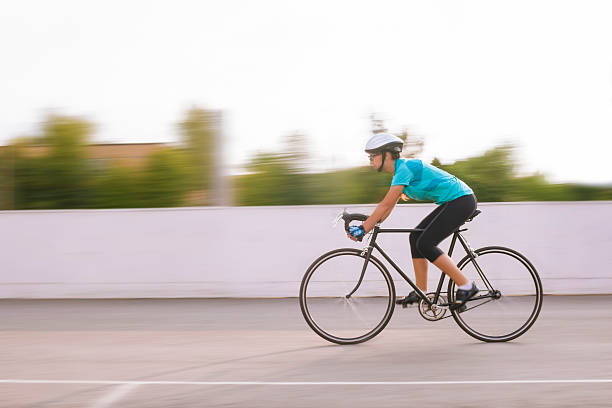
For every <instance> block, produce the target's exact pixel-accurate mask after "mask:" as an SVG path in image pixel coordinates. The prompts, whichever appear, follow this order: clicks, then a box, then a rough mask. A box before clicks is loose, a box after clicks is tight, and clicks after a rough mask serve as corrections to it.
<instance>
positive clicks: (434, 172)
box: [391, 158, 474, 204]
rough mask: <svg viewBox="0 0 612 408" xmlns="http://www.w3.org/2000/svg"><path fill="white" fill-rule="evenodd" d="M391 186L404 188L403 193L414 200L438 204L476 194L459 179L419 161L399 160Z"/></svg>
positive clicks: (396, 163) (396, 162)
mask: <svg viewBox="0 0 612 408" xmlns="http://www.w3.org/2000/svg"><path fill="white" fill-rule="evenodd" d="M391 185H392V186H399V185H402V186H404V190H403V193H404V194H406V195H407V196H408V197H410V198H412V199H413V200H419V201H428V200H432V201H434V202H435V203H436V204H444V203H447V202H449V201H452V200H454V199H456V198H459V197H461V196H464V195H469V194H474V192H473V191H472V189H471V188H470V187H468V185H467V184H465V183H464V182H463V181H461V180H459V179H458V178H457V177H455V176H453V175H452V174H450V173H447V172H445V171H444V170H442V169H439V168H437V167H435V166H432V165H431V164H427V163H424V162H423V161H422V160H419V159H403V158H399V159H397V160H396V161H395V173H394V174H393V179H392V180H391Z"/></svg>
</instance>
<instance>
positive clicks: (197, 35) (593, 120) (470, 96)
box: [0, 0, 612, 183]
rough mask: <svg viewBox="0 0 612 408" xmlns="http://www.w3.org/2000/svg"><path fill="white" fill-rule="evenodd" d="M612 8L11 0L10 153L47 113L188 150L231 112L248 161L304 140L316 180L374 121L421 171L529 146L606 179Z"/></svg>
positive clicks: (359, 146)
mask: <svg viewBox="0 0 612 408" xmlns="http://www.w3.org/2000/svg"><path fill="white" fill-rule="evenodd" d="M611 21H612V2H609V1H588V0H587V1H584V0H583V1H533V0H530V1H503V2H502V1H490V0H487V1H458V0H452V1H421V2H412V1H376V2H372V1H367V2H365V1H363V2H360V1H355V0H352V1H331V0H326V1H312V0H310V1H300V2H297V1H289V0H268V1H264V0H257V1H255V0H250V1H237V0H218V1H214V2H211V1H165V2H155V1H150V0H147V1H118V2H110V1H99V2H89V1H80V0H75V1H66V0H64V1H61V0H54V1H19V2H16V1H10V2H5V3H4V4H3V6H2V8H1V9H0V53H1V54H0V55H1V56H2V62H1V64H0V112H1V114H0V144H4V143H6V142H7V141H8V140H9V139H11V138H13V137H15V136H19V135H23V134H27V133H32V132H35V131H36V129H37V128H38V126H39V123H40V121H41V120H42V119H43V118H44V115H45V113H46V112H47V111H48V110H49V109H53V110H55V111H57V112H58V113H63V114H69V115H80V116H85V117H86V118H88V119H90V120H92V121H94V122H95V123H96V124H97V125H98V130H97V133H96V140H98V141H110V142H119V141H121V142H148V141H176V140H178V131H177V127H176V123H177V122H178V121H179V120H180V119H181V118H182V115H183V114H184V113H185V111H186V110H187V109H188V108H189V107H190V106H192V105H198V106H201V107H206V108H212V109H222V110H223V111H224V114H225V124H224V126H225V134H226V137H227V139H228V143H227V145H226V155H227V157H228V159H229V161H230V162H231V163H232V164H234V165H235V164H238V163H241V162H244V161H245V160H246V159H247V158H248V157H249V156H250V155H251V154H252V153H253V152H255V151H257V150H258V149H261V150H266V149H276V148H277V147H278V145H279V140H280V138H281V136H282V135H285V134H287V133H290V132H292V131H301V132H304V133H305V134H306V135H307V136H308V137H309V138H310V140H311V150H312V153H313V155H314V156H315V158H316V166H317V167H318V168H323V169H327V168H333V167H341V166H350V165H360V164H366V155H365V154H364V153H363V146H364V144H365V141H366V140H367V138H368V137H369V134H368V132H369V130H370V127H369V121H368V114H369V113H370V112H379V113H380V114H381V116H382V117H383V118H385V119H387V125H388V127H389V128H390V129H391V130H399V129H400V128H401V127H402V126H407V127H408V129H409V131H412V132H413V133H414V134H416V135H418V136H420V137H423V138H424V139H425V151H424V153H423V158H424V159H427V160H429V159H431V158H433V157H434V156H436V157H439V158H440V159H441V160H442V161H443V162H451V161H454V160H458V159H462V158H466V157H469V156H473V155H476V154H481V153H482V152H484V151H485V150H487V149H490V148H492V147H494V146H495V145H498V144H500V143H502V142H505V141H509V142H515V143H517V144H518V145H519V147H520V149H519V153H520V155H519V159H520V162H521V166H522V169H523V170H524V171H541V172H544V173H545V174H546V175H548V176H549V178H550V179H551V180H552V181H580V182H588V183H602V182H612V160H611V159H612V158H611V157H610V151H611V150H612V149H611V147H612V142H611V140H612V24H611V23H610V22H611Z"/></svg>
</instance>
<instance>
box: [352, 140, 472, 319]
mask: <svg viewBox="0 0 612 408" xmlns="http://www.w3.org/2000/svg"><path fill="white" fill-rule="evenodd" d="M403 145H404V143H403V141H402V139H400V138H399V137H397V136H394V135H392V134H389V133H377V134H375V135H374V136H372V137H371V138H370V140H369V141H368V142H367V144H366V147H365V151H366V153H368V154H369V157H370V166H372V168H374V169H377V171H378V172H381V171H385V172H387V173H391V174H392V175H393V179H392V180H391V188H390V189H389V191H388V192H387V194H386V195H385V198H384V199H383V200H382V201H381V202H380V204H378V206H377V207H376V209H375V210H374V212H373V213H372V214H371V215H370V216H369V217H368V219H367V220H365V221H364V222H363V224H362V225H359V226H354V225H353V226H351V227H350V228H349V232H348V234H347V235H348V237H349V238H351V239H352V240H353V241H361V239H362V238H363V236H364V235H365V234H367V233H368V232H369V231H371V230H372V229H373V228H374V226H375V225H376V223H378V222H382V221H384V220H385V219H386V218H387V217H388V216H389V214H391V211H392V210H393V208H394V207H395V205H396V204H397V201H398V199H399V198H400V197H401V198H402V199H403V200H404V201H408V200H409V199H413V200H420V201H424V200H433V201H434V202H435V203H436V204H438V207H436V208H435V209H434V210H433V211H432V212H431V213H430V214H429V215H428V216H427V217H425V218H424V219H423V220H422V221H421V222H420V223H419V225H417V226H416V228H419V229H424V231H422V232H413V233H411V234H410V250H411V252H412V263H413V265H414V273H415V277H416V285H417V286H418V287H419V289H421V290H422V291H423V292H427V267H428V261H429V262H431V263H433V264H434V265H435V266H436V267H438V268H439V269H440V270H442V271H443V272H444V273H446V274H447V275H448V276H449V277H450V278H451V279H452V280H453V281H454V282H455V284H456V285H457V287H458V289H457V294H456V303H455V304H454V305H451V307H452V308H459V309H460V311H463V310H464V309H465V305H463V303H464V302H466V301H467V300H469V299H471V298H472V297H473V296H474V295H475V294H476V293H477V292H478V288H477V287H476V284H475V283H474V282H470V281H469V280H468V279H467V278H466V277H465V275H464V274H463V273H462V272H461V271H460V270H459V268H457V266H456V265H455V263H454V262H453V261H452V259H451V258H450V257H449V256H448V255H447V254H445V253H444V252H442V250H441V249H440V248H438V244H439V243H440V242H442V241H443V240H444V239H445V238H446V237H448V236H449V235H450V234H452V232H453V231H454V230H455V229H456V228H457V227H459V226H460V225H462V224H463V223H464V222H465V221H466V220H467V219H468V218H469V217H470V216H471V215H472V214H473V213H474V211H475V210H476V196H475V195H474V192H473V191H472V189H471V188H470V187H468V186H467V184H465V183H464V182H463V181H461V180H459V179H458V178H457V177H455V176H453V175H451V174H449V173H447V172H445V171H444V170H441V169H439V168H437V167H434V166H432V165H430V164H427V163H425V162H423V161H422V160H419V159H404V158H400V152H401V151H402V148H403ZM418 301H419V297H418V295H417V294H416V292H415V291H412V292H410V293H409V294H408V296H406V297H405V298H404V299H401V300H398V301H397V303H398V304H403V305H406V304H413V303H415V302H418ZM462 306H463V307H462Z"/></svg>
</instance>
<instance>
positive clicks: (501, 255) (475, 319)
mask: <svg viewBox="0 0 612 408" xmlns="http://www.w3.org/2000/svg"><path fill="white" fill-rule="evenodd" d="M474 253H475V254H476V257H475V258H472V257H470V256H469V255H468V256H466V257H465V258H463V259H462V260H461V261H460V262H459V263H458V264H457V266H458V268H459V269H460V270H461V271H462V272H463V273H464V274H465V275H466V277H467V278H468V279H469V280H470V281H474V283H476V286H478V289H479V290H480V291H479V292H478V293H477V294H476V295H475V296H474V297H473V298H472V299H471V300H469V301H468V302H467V303H466V304H465V306H466V310H465V311H463V312H461V313H460V312H459V310H453V311H452V314H453V318H454V319H455V321H456V322H457V324H458V325H459V327H461V328H462V329H463V330H464V331H465V332H466V333H467V334H469V335H470V336H472V337H474V338H476V339H478V340H482V341H486V342H503V341H509V340H512V339H515V338H517V337H519V336H521V335H522V334H524V333H525V332H526V331H527V330H529V328H530V327H531V326H532V325H533V324H534V323H535V321H536V319H537V318H538V315H539V313H540V309H541V308H542V298H543V293H542V283H541V281H540V277H539V276H538V273H537V272H536V270H535V268H534V266H533V265H532V264H531V262H529V260H528V259H527V258H525V257H524V256H523V255H521V254H520V253H519V252H517V251H515V250H513V249H509V248H504V247H497V246H491V247H485V248H480V249H477V250H476V251H474ZM455 294H456V286H455V283H454V282H453V281H452V280H451V281H450V282H449V285H448V298H449V301H450V302H454V301H455Z"/></svg>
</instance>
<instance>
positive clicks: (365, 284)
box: [300, 249, 395, 344]
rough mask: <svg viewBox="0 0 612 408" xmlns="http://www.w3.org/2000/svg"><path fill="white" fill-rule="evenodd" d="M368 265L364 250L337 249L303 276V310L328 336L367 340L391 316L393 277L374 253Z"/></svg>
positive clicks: (312, 324) (347, 341)
mask: <svg viewBox="0 0 612 408" xmlns="http://www.w3.org/2000/svg"><path fill="white" fill-rule="evenodd" d="M364 263H365V259H364V258H363V257H362V256H361V251H358V250H356V249H343V250H337V251H332V252H330V253H328V254H325V255H323V256H322V257H320V258H319V259H317V260H316V261H315V262H314V263H313V264H312V265H311V266H310V268H309V269H308V271H307V272H306V274H305V275H304V278H303V280H302V286H301V288H300V306H301V308H302V313H303V315H304V317H305V319H306V321H307V322H308V324H309V325H310V327H311V328H312V329H313V330H314V331H315V332H316V333H317V334H318V335H319V336H321V337H323V338H325V339H326V340H329V341H332V342H335V343H340V344H354V343H359V342H362V341H366V340H368V339H370V338H372V337H374V336H375V335H376V334H378V333H379V332H380V331H381V330H382V329H383V328H384V327H385V325H386V324H387V322H388V321H389V319H390V318H391V314H392V313H393V307H394V304H393V299H394V298H395V288H394V286H393V282H392V280H391V276H390V275H389V272H388V271H387V270H386V268H385V267H384V266H383V265H382V263H380V261H379V260H377V259H376V258H375V257H371V258H370V260H369V262H368V264H367V267H365V268H364ZM355 289H356V290H355ZM347 294H351V296H348V297H347Z"/></svg>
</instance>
